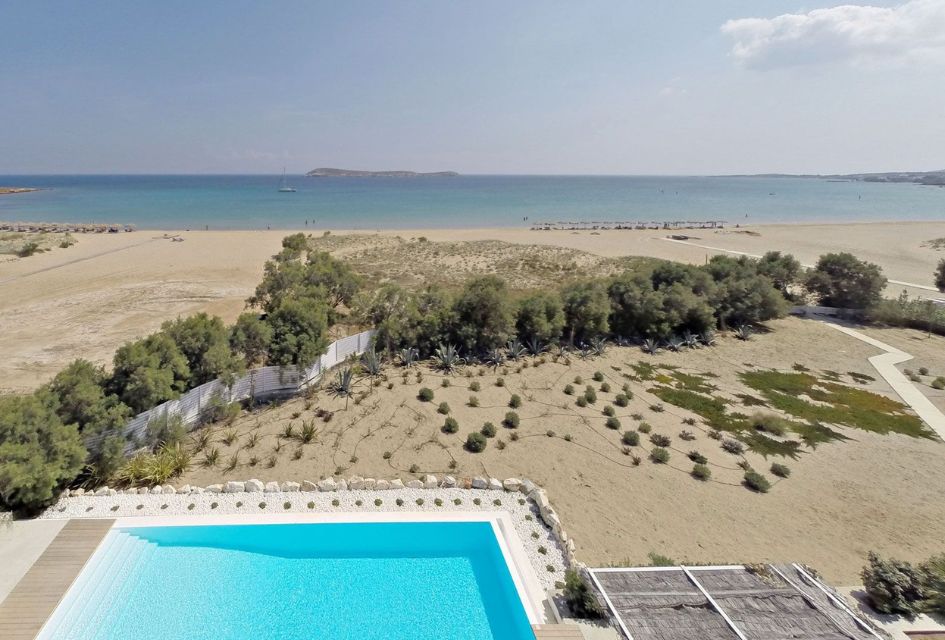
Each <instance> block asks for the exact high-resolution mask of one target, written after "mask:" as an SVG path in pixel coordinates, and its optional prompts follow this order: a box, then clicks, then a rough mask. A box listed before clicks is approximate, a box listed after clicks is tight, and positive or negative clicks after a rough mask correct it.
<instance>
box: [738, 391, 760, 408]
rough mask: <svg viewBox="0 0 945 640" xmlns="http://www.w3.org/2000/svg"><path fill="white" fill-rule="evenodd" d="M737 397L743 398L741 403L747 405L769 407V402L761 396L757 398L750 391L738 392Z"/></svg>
mask: <svg viewBox="0 0 945 640" xmlns="http://www.w3.org/2000/svg"><path fill="white" fill-rule="evenodd" d="M735 397H736V398H738V399H739V400H741V403H742V404H743V405H745V406H746V407H767V406H768V403H767V402H765V401H764V400H762V399H761V398H756V397H755V396H753V395H751V394H748V393H736V394H735Z"/></svg>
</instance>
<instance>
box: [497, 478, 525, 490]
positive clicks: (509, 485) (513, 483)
mask: <svg viewBox="0 0 945 640" xmlns="http://www.w3.org/2000/svg"><path fill="white" fill-rule="evenodd" d="M520 486H522V481H521V480H519V479H518V478H506V479H505V480H503V481H502V488H503V489H505V490H506V491H518V488H519V487H520Z"/></svg>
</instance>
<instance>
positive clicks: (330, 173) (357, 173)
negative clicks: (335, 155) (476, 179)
mask: <svg viewBox="0 0 945 640" xmlns="http://www.w3.org/2000/svg"><path fill="white" fill-rule="evenodd" d="M305 175H306V176H307V177H309V178H455V177H456V176H458V175H459V174H458V173H456V172H455V171H432V172H428V173H419V172H417V171H361V170H359V169H334V168H331V167H320V168H318V169H312V170H311V171H309V172H308V173H306V174H305Z"/></svg>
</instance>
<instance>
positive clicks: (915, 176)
mask: <svg viewBox="0 0 945 640" xmlns="http://www.w3.org/2000/svg"><path fill="white" fill-rule="evenodd" d="M713 177H716V178H807V179H817V180H826V181H828V182H889V183H894V184H902V183H908V184H920V185H926V186H932V187H945V169H942V170H939V171H888V172H885V173H844V174H840V173H836V174H811V173H797V174H794V173H756V174H739V175H726V176H713Z"/></svg>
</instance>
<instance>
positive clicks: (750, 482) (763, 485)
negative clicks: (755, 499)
mask: <svg viewBox="0 0 945 640" xmlns="http://www.w3.org/2000/svg"><path fill="white" fill-rule="evenodd" d="M745 486H747V487H748V488H749V489H751V490H752V491H757V492H758V493H768V490H769V489H770V488H771V483H770V482H768V479H767V478H766V477H764V476H763V475H761V474H760V473H758V472H757V471H754V470H748V471H746V472H745Z"/></svg>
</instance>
